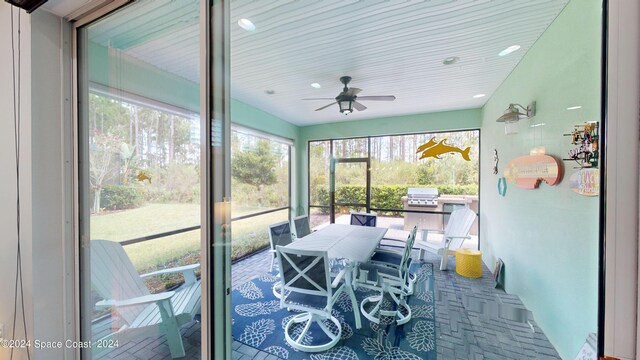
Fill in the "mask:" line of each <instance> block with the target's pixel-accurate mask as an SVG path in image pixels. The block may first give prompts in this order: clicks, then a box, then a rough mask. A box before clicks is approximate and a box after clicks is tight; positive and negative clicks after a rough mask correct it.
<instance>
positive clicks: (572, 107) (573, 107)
mask: <svg viewBox="0 0 640 360" xmlns="http://www.w3.org/2000/svg"><path fill="white" fill-rule="evenodd" d="M578 109H582V106H580V105H578V106H571V107H568V108H567V110H578Z"/></svg>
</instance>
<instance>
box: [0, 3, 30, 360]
mask: <svg viewBox="0 0 640 360" xmlns="http://www.w3.org/2000/svg"><path fill="white" fill-rule="evenodd" d="M0 19H2V20H1V21H0V45H1V47H0V48H2V51H0V109H2V110H3V111H2V115H1V116H2V117H1V118H0V169H2V170H3V171H2V173H3V176H2V177H0V231H1V232H0V233H1V234H2V240H1V242H0V244H1V245H0V246H1V247H0V274H2V276H0V323H2V324H4V330H5V333H6V334H7V335H5V338H8V339H10V338H11V330H12V329H11V328H12V324H13V306H14V286H15V277H16V248H17V246H16V244H17V235H16V233H17V232H16V162H15V142H14V122H13V114H12V109H13V95H14V92H13V87H12V66H11V64H12V58H11V22H10V19H11V7H10V6H9V5H7V4H6V3H5V2H4V1H3V2H1V3H0ZM17 20H18V17H17V16H16V17H15V25H16V27H17ZM21 27H22V39H21V42H22V49H23V51H22V54H21V59H22V62H21V63H22V64H23V66H22V68H21V73H20V75H21V80H22V83H23V86H21V91H20V94H21V112H22V121H21V131H22V133H21V136H20V143H21V144H20V145H21V151H20V152H21V154H20V155H21V165H20V175H21V181H20V188H21V192H20V195H21V198H20V201H21V207H20V208H21V217H22V224H21V236H22V245H21V246H22V268H23V269H24V276H23V278H24V290H25V291H24V296H25V307H26V314H27V319H26V320H27V328H28V336H29V337H33V317H32V314H33V311H32V309H33V304H32V301H31V298H32V297H31V295H32V291H31V290H32V289H33V286H32V271H31V268H32V262H31V256H30V255H31V224H32V221H31V184H30V182H31V176H30V172H31V165H30V164H31V151H30V148H31V136H30V128H31V116H30V109H31V101H30V94H31V91H30V90H31V87H30V67H29V65H28V64H29V62H30V41H29V38H30V19H29V17H28V16H26V15H24V14H23V15H22V17H21ZM14 39H15V40H14V41H15V42H16V43H17V36H16V37H15V38H14ZM24 64H27V65H24ZM18 319H21V313H19V316H18ZM21 324H22V322H21V321H19V322H18V326H17V329H16V333H18V334H23V327H22V326H21ZM19 338H24V337H23V336H19ZM20 355H23V356H18V357H17V359H26V354H24V353H21V354H20ZM14 358H16V357H14ZM0 359H9V350H8V349H6V348H0Z"/></svg>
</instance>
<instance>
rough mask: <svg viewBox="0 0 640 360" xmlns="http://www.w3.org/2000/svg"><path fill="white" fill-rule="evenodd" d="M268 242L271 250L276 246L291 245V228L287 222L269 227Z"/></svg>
mask: <svg viewBox="0 0 640 360" xmlns="http://www.w3.org/2000/svg"><path fill="white" fill-rule="evenodd" d="M269 242H270V244H271V250H275V249H276V246H278V245H281V246H286V245H288V244H291V242H292V239H291V226H290V225H289V222H288V221H283V222H279V223H277V224H273V225H269Z"/></svg>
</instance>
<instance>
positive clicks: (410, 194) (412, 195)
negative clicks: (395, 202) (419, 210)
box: [407, 188, 438, 207]
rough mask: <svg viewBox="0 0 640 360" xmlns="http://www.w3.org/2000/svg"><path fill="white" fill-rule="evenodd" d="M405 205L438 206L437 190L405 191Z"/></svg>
mask: <svg viewBox="0 0 640 360" xmlns="http://www.w3.org/2000/svg"><path fill="white" fill-rule="evenodd" d="M407 205H409V206H428V207H437V206H438V189H436V188H409V189H408V190H407Z"/></svg>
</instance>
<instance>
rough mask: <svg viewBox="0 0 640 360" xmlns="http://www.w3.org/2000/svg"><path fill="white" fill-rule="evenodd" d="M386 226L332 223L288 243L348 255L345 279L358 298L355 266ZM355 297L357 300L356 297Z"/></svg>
mask: <svg viewBox="0 0 640 360" xmlns="http://www.w3.org/2000/svg"><path fill="white" fill-rule="evenodd" d="M386 233H387V228H379V227H368V226H357V225H343V224H329V225H328V226H326V227H324V228H322V229H319V230H318V231H314V232H312V233H311V234H309V235H307V236H305V237H303V238H301V239H298V240H296V241H294V242H292V243H291V244H289V245H287V247H288V248H292V249H299V250H316V251H326V252H327V256H328V257H329V258H330V259H345V260H347V261H346V264H345V265H346V267H345V275H344V280H345V284H346V288H347V289H346V290H347V294H348V295H349V297H351V298H352V299H355V292H354V289H353V270H354V269H357V266H358V264H359V263H363V262H367V261H369V259H370V258H371V255H373V253H374V251H375V250H376V248H377V247H378V244H379V243H380V240H382V238H383V237H384V235H385V234H386ZM354 301H355V300H354ZM353 311H354V315H355V321H356V328H358V329H360V328H361V327H362V324H361V320H360V309H359V307H358V306H354V309H353Z"/></svg>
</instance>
